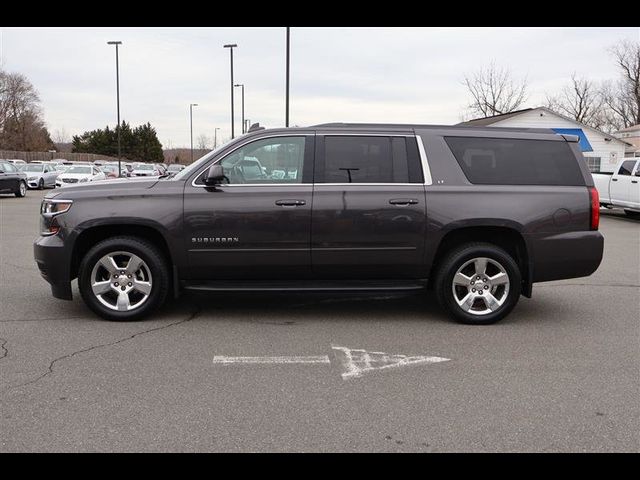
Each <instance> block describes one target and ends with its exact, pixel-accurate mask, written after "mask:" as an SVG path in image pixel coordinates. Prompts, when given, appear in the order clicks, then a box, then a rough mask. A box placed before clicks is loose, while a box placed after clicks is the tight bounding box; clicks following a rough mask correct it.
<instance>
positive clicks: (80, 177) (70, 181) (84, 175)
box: [56, 165, 107, 188]
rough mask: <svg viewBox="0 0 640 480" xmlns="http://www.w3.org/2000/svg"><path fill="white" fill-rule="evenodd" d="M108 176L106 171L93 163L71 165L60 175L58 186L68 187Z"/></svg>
mask: <svg viewBox="0 0 640 480" xmlns="http://www.w3.org/2000/svg"><path fill="white" fill-rule="evenodd" d="M106 178H107V177H106V175H105V174H104V172H103V171H102V170H100V169H99V168H98V167H94V166H93V165H71V166H70V167H69V168H68V169H67V170H66V171H65V172H64V173H61V174H60V175H58V178H57V179H56V187H58V188H59V187H68V186H69V185H79V184H82V183H87V182H94V181H96V180H105V179H106Z"/></svg>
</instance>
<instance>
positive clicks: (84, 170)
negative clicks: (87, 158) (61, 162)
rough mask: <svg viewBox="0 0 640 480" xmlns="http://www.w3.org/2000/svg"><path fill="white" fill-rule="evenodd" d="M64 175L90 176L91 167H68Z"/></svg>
mask: <svg viewBox="0 0 640 480" xmlns="http://www.w3.org/2000/svg"><path fill="white" fill-rule="evenodd" d="M64 173H84V174H90V173H91V167H88V166H84V165H74V166H73V167H69V169H68V170H67V171H66V172H64Z"/></svg>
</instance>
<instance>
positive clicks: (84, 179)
mask: <svg viewBox="0 0 640 480" xmlns="http://www.w3.org/2000/svg"><path fill="white" fill-rule="evenodd" d="M86 181H87V177H85V178H81V179H80V180H79V182H80V183H82V182H86Z"/></svg>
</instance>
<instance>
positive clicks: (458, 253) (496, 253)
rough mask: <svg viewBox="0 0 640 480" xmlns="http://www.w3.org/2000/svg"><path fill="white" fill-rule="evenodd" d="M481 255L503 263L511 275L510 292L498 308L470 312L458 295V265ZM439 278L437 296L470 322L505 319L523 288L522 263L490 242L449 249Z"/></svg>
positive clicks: (458, 317)
mask: <svg viewBox="0 0 640 480" xmlns="http://www.w3.org/2000/svg"><path fill="white" fill-rule="evenodd" d="M481 257H485V258H489V259H491V260H493V261H495V262H497V263H498V264H500V265H501V266H502V267H503V269H504V270H505V271H506V274H507V275H508V280H509V289H508V293H504V295H505V299H504V302H503V303H502V305H501V306H500V307H498V308H497V309H496V310H495V311H492V312H491V313H486V314H474V313H468V312H465V311H464V310H463V309H462V308H461V307H460V305H459V304H458V302H457V301H456V299H455V297H454V286H453V279H454V276H455V274H456V272H457V271H458V269H459V268H461V267H462V266H463V265H464V264H465V263H466V262H469V261H470V260H473V259H474V258H481ZM492 268H493V267H492ZM435 282H436V283H435V292H436V297H437V299H438V302H439V303H440V305H441V306H442V308H443V309H444V310H446V311H447V313H449V314H450V315H451V316H452V317H453V318H454V319H455V320H456V321H458V322H460V323H465V324H469V325H489V324H492V323H495V322H497V321H499V320H501V319H502V318H504V317H505V316H507V315H508V314H509V312H511V310H513V308H514V307H515V306H516V304H517V303H518V300H519V299H520V292H521V290H522V284H521V274H520V269H519V267H518V264H517V263H516V262H515V260H514V259H513V258H512V257H511V255H509V254H508V253H507V252H506V251H505V250H503V249H502V248H500V247H497V246H495V245H492V244H490V243H468V244H466V245H463V246H461V247H458V248H456V249H454V250H452V251H451V252H449V253H447V255H446V257H445V258H444V260H443V261H442V263H441V264H440V267H439V268H438V271H437V273H436V276H435ZM467 288H470V287H467ZM491 288H493V287H491ZM502 288H504V287H502ZM485 291H486V290H483V292H485ZM489 291H490V292H491V290H489ZM503 292H504V290H503ZM475 305H476V304H475V303H474V306H475ZM480 305H482V304H480Z"/></svg>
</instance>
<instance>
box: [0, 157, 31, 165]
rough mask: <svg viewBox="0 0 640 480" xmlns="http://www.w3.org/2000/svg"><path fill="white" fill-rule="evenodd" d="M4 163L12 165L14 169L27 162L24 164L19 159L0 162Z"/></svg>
mask: <svg viewBox="0 0 640 480" xmlns="http://www.w3.org/2000/svg"><path fill="white" fill-rule="evenodd" d="M2 161H5V162H9V163H12V164H13V165H15V166H16V167H18V166H20V165H25V164H26V163H27V162H25V161H24V160H20V159H17V158H16V159H13V160H0V162H2Z"/></svg>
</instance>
